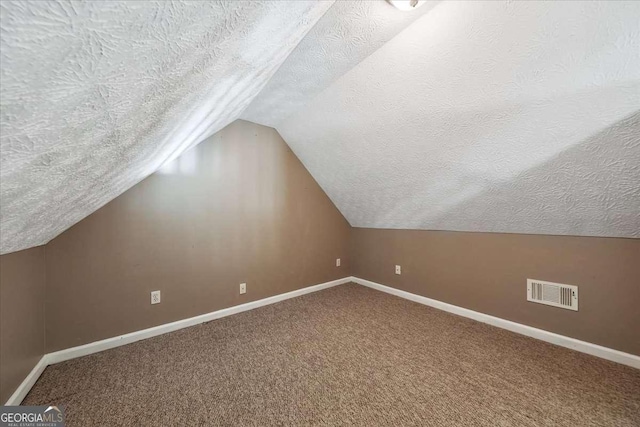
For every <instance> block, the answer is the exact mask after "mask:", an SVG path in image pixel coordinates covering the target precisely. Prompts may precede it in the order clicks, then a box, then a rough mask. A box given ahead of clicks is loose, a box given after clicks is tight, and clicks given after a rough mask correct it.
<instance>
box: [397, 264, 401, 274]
mask: <svg viewBox="0 0 640 427" xmlns="http://www.w3.org/2000/svg"><path fill="white" fill-rule="evenodd" d="M396 274H402V267H400V266H399V265H396Z"/></svg>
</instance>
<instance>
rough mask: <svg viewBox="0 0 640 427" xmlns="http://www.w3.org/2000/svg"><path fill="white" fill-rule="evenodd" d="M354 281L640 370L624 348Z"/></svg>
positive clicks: (639, 363)
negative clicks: (581, 339) (590, 341)
mask: <svg viewBox="0 0 640 427" xmlns="http://www.w3.org/2000/svg"><path fill="white" fill-rule="evenodd" d="M352 280H353V281H354V282H355V283H358V284H360V285H363V286H366V287H368V288H372V289H375V290H378V291H382V292H386V293H388V294H391V295H395V296H398V297H400V298H404V299H408V300H410V301H414V302H417V303H419V304H424V305H428V306H429V307H433V308H437V309H439V310H443V311H447V312H449V313H453V314H457V315H458V316H463V317H468V318H470V319H473V320H477V321H478V322H482V323H487V324H489V325H492V326H497V327H498V328H502V329H507V330H509V331H511V332H515V333H518V334H522V335H526V336H528V337H532V338H536V339H539V340H542V341H546V342H549V343H551V344H555V345H559V346H561V347H566V348H570V349H572V350H576V351H579V352H582V353H586V354H590V355H592V356H596V357H600V358H602V359H607V360H611V361H613V362H617V363H621V364H623V365H627V366H631V367H633V368H636V369H640V356H636V355H633V354H629V353H624V352H622V351H618V350H613V349H611V348H608V347H602V346H600V345H596V344H591V343H588V342H585V341H580V340H577V339H575V338H569V337H566V336H564V335H559V334H554V333H553V332H548V331H545V330H542V329H537V328H533V327H531V326H526V325H523V324H521V323H516V322H512V321H510V320H505V319H501V318H499V317H494V316H490V315H488V314H484V313H480V312H477V311H473V310H469V309H466V308H462V307H458V306H455V305H452V304H447V303H446V302H442V301H438V300H434V299H431V298H427V297H423V296H420V295H416V294H412V293H410V292H406V291H401V290H399V289H396V288H392V287H389V286H385V285H381V284H380V283H375V282H372V281H370V280H365V279H360V278H358V277H353V278H352Z"/></svg>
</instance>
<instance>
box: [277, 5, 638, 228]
mask: <svg viewBox="0 0 640 427" xmlns="http://www.w3.org/2000/svg"><path fill="white" fill-rule="evenodd" d="M639 23H640V2H609V1H605V2H532V1H527V2H497V1H489V2H480V1H469V2H441V3H439V4H437V5H436V6H435V7H434V8H433V9H432V10H430V11H429V12H428V13H427V14H425V15H424V16H422V17H420V18H419V19H418V20H417V21H415V22H414V23H413V24H411V25H410V26H409V27H408V28H406V29H405V30H404V31H403V32H401V33H400V34H398V35H397V36H396V37H395V38H393V39H391V40H390V41H389V42H388V43H386V44H384V45H383V46H382V47H381V48H380V49H378V50H377V51H375V52H374V53H372V54H371V55H370V56H369V57H367V58H366V59H364V60H363V61H362V62H360V63H359V64H357V65H356V66H355V67H353V68H352V69H351V70H349V71H348V72H347V73H346V74H344V75H343V76H342V77H340V78H339V79H337V80H336V81H335V82H334V83H332V84H331V85H330V86H329V87H327V88H326V89H325V90H323V91H322V92H321V93H319V94H318V95H317V96H316V97H315V98H314V99H312V100H310V102H308V103H307V104H306V105H305V106H304V107H303V108H298V110H297V111H296V112H295V113H294V114H292V115H290V116H289V117H288V118H287V119H286V120H284V121H283V122H281V123H280V124H278V126H277V130H278V131H279V132H280V133H281V135H282V136H283V137H284V139H285V140H286V141H287V142H288V144H289V145H290V146H291V148H292V149H293V151H294V152H295V153H296V154H297V155H298V157H299V158H300V159H301V160H302V162H303V163H304V164H305V166H306V167H307V168H308V169H309V171H310V172H311V174H312V175H313V176H314V177H315V179H316V180H317V181H318V182H319V184H320V185H321V186H322V188H323V189H324V190H325V191H326V192H327V194H328V195H329V197H331V199H332V200H333V201H334V203H335V204H336V206H337V207H338V208H339V209H340V210H341V212H342V213H343V214H344V215H345V216H346V218H347V219H348V220H349V222H350V223H351V225H352V226H356V227H377V228H408V229H437V230H460V231H484V232H512V233H536V234H562V235H582V236H616V237H640V25H638V24H639ZM285 66H289V67H292V66H291V65H289V64H286V63H285ZM277 78H278V75H277V74H276V76H275V77H274V79H277Z"/></svg>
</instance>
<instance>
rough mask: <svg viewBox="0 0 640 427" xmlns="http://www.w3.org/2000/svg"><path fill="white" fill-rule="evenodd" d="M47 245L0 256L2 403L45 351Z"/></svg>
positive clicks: (1, 403)
mask: <svg viewBox="0 0 640 427" xmlns="http://www.w3.org/2000/svg"><path fill="white" fill-rule="evenodd" d="M44 266H45V258H44V246H38V247H35V248H31V249H27V250H24V251H20V252H14V253H11V254H5V255H2V256H0V405H4V403H5V402H6V401H7V399H9V397H10V396H11V395H12V394H13V392H14V391H15V390H16V388H17V387H18V385H20V383H21V382H22V381H23V380H24V379H25V377H26V376H27V375H28V374H29V372H31V369H33V367H34V366H35V365H36V364H37V363H38V361H39V360H40V358H41V357H42V355H43V354H44V297H45V267H44Z"/></svg>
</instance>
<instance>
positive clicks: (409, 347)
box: [23, 284, 640, 427]
mask: <svg viewBox="0 0 640 427" xmlns="http://www.w3.org/2000/svg"><path fill="white" fill-rule="evenodd" d="M23 404H25V405H50V404H59V405H64V406H65V410H66V414H67V426H93V425H109V426H115V425H127V426H130V425H135V426H146V425H153V426H156V425H193V426H196V425H202V426H205V425H224V426H267V425H281V426H284V425H295V426H301V425H325V426H336V425H361V426H410V425H415V426H571V427H576V426H616V427H618V426H634V427H637V426H639V425H640V370H636V369H633V368H630V367H626V366H623V365H619V364H616V363H613V362H608V361H606V360H601V359H598V358H595V357H592V356H588V355H585V354H582V353H578V352H574V351H571V350H568V349H565V348H561V347H557V346H554V345H551V344H548V343H545V342H542V341H537V340H534V339H531V338H527V337H524V336H521V335H517V334H514V333H511V332H508V331H505V330H502V329H498V328H495V327H492V326H488V325H485V324H483V323H479V322H475V321H473V320H469V319H466V318H463V317H459V316H455V315H452V314H449V313H446V312H442V311H439V310H436V309H433V308H430V307H426V306H423V305H419V304H416V303H413V302H410V301H407V300H404V299H401V298H397V297H394V296H391V295H388V294H385V293H382V292H378V291H375V290H371V289H368V288H365V287H362V286H359V285H356V284H348V285H342V286H338V287H334V288H331V289H327V290H324V291H321V292H316V293H313V294H308V295H305V296H302V297H299V298H295V299H291V300H287V301H284V302H281V303H278V304H274V305H270V306H266V307H262V308H259V309H256V310H252V311H248V312H245V313H241V314H237V315H234V316H230V317H226V318H223V319H219V320H215V321H213V322H209V323H206V324H203V325H200V326H194V327H191V328H187V329H182V330H180V331H176V332H173V333H170V334H166V335H162V336H158V337H155V338H151V339H148V340H145V341H139V342H137V343H134V344H129V345H126V346H123V347H119V348H115V349H112V350H108V351H104V352H102V353H98V354H93V355H90V356H85V357H81V358H78V359H74V360H70V361H67V362H63V363H59V364H56V365H52V366H49V367H48V368H47V369H46V370H45V371H44V373H43V375H42V376H41V377H40V379H39V380H38V382H37V383H36V384H35V386H34V387H33V389H32V390H31V392H30V393H29V395H28V396H27V397H26V399H25V400H24V402H23Z"/></svg>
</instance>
